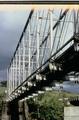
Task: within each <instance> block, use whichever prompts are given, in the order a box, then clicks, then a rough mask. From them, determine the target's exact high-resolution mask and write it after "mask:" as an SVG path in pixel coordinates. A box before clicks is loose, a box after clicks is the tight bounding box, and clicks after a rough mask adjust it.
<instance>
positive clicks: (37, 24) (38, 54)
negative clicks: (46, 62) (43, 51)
mask: <svg viewBox="0 0 79 120" xmlns="http://www.w3.org/2000/svg"><path fill="white" fill-rule="evenodd" d="M38 12H39V11H38V10H37V62H36V63H37V68H39V18H38V17H39V16H38Z"/></svg>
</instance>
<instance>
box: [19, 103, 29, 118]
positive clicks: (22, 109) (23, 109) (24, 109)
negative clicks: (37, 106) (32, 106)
mask: <svg viewBox="0 0 79 120" xmlns="http://www.w3.org/2000/svg"><path fill="white" fill-rule="evenodd" d="M18 104H19V120H29V114H28V105H27V103H26V101H19V103H18Z"/></svg>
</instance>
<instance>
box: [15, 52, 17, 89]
mask: <svg viewBox="0 0 79 120" xmlns="http://www.w3.org/2000/svg"><path fill="white" fill-rule="evenodd" d="M15 60H16V68H15V71H16V76H15V87H17V53H16V55H15Z"/></svg>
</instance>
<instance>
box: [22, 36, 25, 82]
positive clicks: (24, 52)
mask: <svg viewBox="0 0 79 120" xmlns="http://www.w3.org/2000/svg"><path fill="white" fill-rule="evenodd" d="M22 42H23V81H24V80H25V39H24V36H23V41H22Z"/></svg>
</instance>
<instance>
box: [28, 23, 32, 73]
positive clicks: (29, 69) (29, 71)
mask: <svg viewBox="0 0 79 120" xmlns="http://www.w3.org/2000/svg"><path fill="white" fill-rule="evenodd" d="M30 27H31V24H30V23H29V26H28V29H29V66H28V75H30V74H31V68H30V67H31V37H30Z"/></svg>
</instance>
